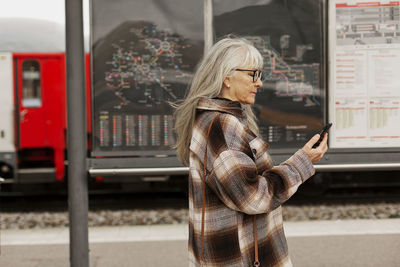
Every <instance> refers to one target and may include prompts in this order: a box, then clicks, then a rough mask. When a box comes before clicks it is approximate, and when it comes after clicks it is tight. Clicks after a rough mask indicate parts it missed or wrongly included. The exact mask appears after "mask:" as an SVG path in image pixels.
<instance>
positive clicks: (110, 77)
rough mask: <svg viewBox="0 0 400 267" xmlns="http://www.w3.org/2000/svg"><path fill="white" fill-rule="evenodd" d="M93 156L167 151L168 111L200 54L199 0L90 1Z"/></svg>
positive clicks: (170, 118) (171, 136)
mask: <svg viewBox="0 0 400 267" xmlns="http://www.w3.org/2000/svg"><path fill="white" fill-rule="evenodd" d="M91 19H92V25H91V26H92V31H91V32H92V86H93V87H92V96H93V97H92V105H93V109H94V111H93V115H92V116H93V117H92V120H93V126H94V127H93V140H92V144H93V148H92V156H135V155H150V156H151V155H174V154H175V151H174V150H173V149H172V146H173V145H174V144H175V142H176V137H175V134H174V132H173V125H174V119H173V116H172V113H173V109H172V108H171V106H170V104H169V103H170V102H177V101H178V100H180V99H182V98H183V97H184V95H185V93H186V90H187V86H188V83H189V81H190V80H191V77H192V75H193V70H194V68H195V66H196V65H197V63H198V61H199V60H200V58H201V56H202V54H203V47H204V30H203V28H204V26H203V24H204V22H203V1H185V0H164V1H156V0H154V1H148V0H135V1H107V0H93V1H92V5H91Z"/></svg>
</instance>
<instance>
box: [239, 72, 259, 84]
mask: <svg viewBox="0 0 400 267" xmlns="http://www.w3.org/2000/svg"><path fill="white" fill-rule="evenodd" d="M235 70H236V71H251V72H253V75H250V76H252V77H253V82H254V83H255V82H257V81H258V79H260V80H261V81H262V78H261V77H262V71H261V70H246V69H235ZM257 71H258V75H256V73H257ZM256 77H257V78H256Z"/></svg>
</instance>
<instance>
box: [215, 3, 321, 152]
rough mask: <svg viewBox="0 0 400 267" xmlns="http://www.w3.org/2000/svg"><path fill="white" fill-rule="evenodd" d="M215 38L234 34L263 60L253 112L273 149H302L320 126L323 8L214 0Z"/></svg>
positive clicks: (314, 4)
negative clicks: (247, 42) (261, 77)
mask: <svg viewBox="0 0 400 267" xmlns="http://www.w3.org/2000/svg"><path fill="white" fill-rule="evenodd" d="M213 13H214V14H213V26H214V31H215V34H216V37H217V39H219V38H221V37H223V36H225V35H227V34H231V33H233V34H236V35H238V36H241V37H245V38H247V39H248V40H250V41H251V42H252V43H253V44H254V45H255V47H256V48H258V49H259V51H260V52H261V54H262V56H263V57H264V67H263V72H264V75H265V77H264V81H263V86H262V88H260V89H259V91H258V93H257V96H256V103H255V105H254V111H255V113H256V115H257V117H258V120H259V121H258V124H259V126H260V131H261V134H262V136H263V138H264V140H265V141H267V142H268V143H269V144H270V146H271V149H278V150H293V149H297V148H299V147H302V146H303V145H304V144H305V143H306V142H307V141H308V140H309V138H311V137H312V136H313V135H315V134H316V133H318V132H319V131H320V129H321V128H322V127H323V125H324V119H325V110H326V105H325V100H326V99H325V86H324V77H325V76H324V49H323V39H324V38H323V26H324V25H323V18H322V16H323V14H324V12H323V5H322V2H321V1H317V0H304V1H298V0H286V1H282V0H258V1H257V0H251V1H241V0H218V1H217V0H215V1H214V6H213Z"/></svg>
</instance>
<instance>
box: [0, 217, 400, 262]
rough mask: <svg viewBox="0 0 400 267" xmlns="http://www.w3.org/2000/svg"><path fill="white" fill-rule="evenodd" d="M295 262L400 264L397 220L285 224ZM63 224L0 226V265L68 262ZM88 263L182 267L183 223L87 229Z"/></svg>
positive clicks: (399, 223)
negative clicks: (36, 227)
mask: <svg viewBox="0 0 400 267" xmlns="http://www.w3.org/2000/svg"><path fill="white" fill-rule="evenodd" d="M285 231H286V234H287V237H288V243H289V250H290V254H291V258H292V261H293V264H294V266H298V267H301V266H304V267H313V266H315V267H324V266H332V267H333V266H335V267H336V266H341V267H346V266H349V267H350V266H351V267H357V266H385V267H391V266H393V267H395V266H396V267H397V266H400V253H399V252H400V219H388V220H346V221H303V222H287V223H285ZM68 234H69V231H68V228H55V229H45V230H3V231H2V232H1V237H0V238H1V255H0V266H8V267H22V266H23V267H26V266H29V267H30V266H32V267H58V266H60V267H61V266H70V263H69V243H68V239H69V235H68ZM89 240H90V244H89V248H90V252H89V257H90V266H91V267H113V266H118V267H124V266H127V267H128V266H129V267H147V266H164V267H181V266H182V267H183V266H188V262H187V225H156V226H135V227H98V228H90V229H89Z"/></svg>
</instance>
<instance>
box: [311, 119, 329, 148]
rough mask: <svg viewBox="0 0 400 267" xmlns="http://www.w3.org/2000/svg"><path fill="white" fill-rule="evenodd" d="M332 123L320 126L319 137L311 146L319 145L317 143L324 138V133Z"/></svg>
mask: <svg viewBox="0 0 400 267" xmlns="http://www.w3.org/2000/svg"><path fill="white" fill-rule="evenodd" d="M331 126H332V123H328V124H327V125H325V126H324V128H322V130H321V132H319V135H320V137H319V139H318V141H317V142H316V143H315V144H314V145H313V146H312V148H316V147H318V146H319V144H320V143H321V141H322V139H324V136H325V134H326V133H327V132H328V131H329V128H331Z"/></svg>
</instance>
